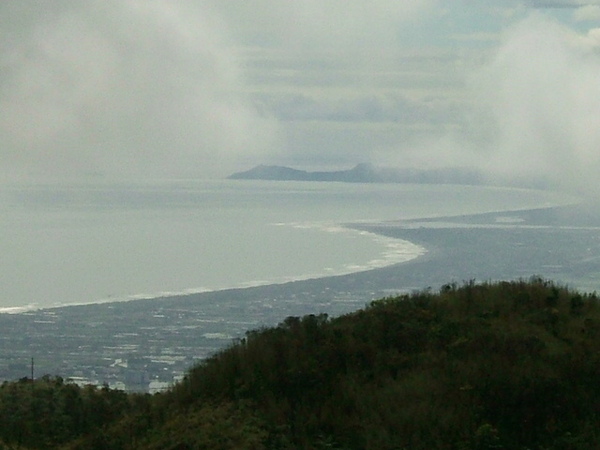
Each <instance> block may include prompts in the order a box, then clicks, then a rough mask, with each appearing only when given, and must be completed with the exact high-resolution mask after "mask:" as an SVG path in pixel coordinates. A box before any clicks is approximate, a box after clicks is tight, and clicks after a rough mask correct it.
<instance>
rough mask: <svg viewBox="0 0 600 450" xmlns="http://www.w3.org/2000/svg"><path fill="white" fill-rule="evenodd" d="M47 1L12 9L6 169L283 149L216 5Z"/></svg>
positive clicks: (99, 167)
mask: <svg viewBox="0 0 600 450" xmlns="http://www.w3.org/2000/svg"><path fill="white" fill-rule="evenodd" d="M25 5H26V6H28V5H30V4H29V3H27V2H25ZM36 5H37V6H38V7H40V8H44V9H40V10H34V9H32V8H26V7H22V8H19V7H5V8H4V11H2V12H4V13H5V14H4V17H3V22H2V23H1V24H0V26H1V28H0V33H1V34H0V36H1V37H2V41H3V42H7V43H10V45H5V46H3V47H0V64H1V66H2V75H1V76H0V132H1V133H2V135H3V141H4V142H3V146H2V149H1V150H0V161H1V163H2V166H3V168H4V169H8V170H9V171H11V172H12V173H14V172H15V171H17V172H18V171H19V170H21V171H25V170H26V171H30V172H31V171H33V172H38V173H49V174H59V175H60V176H64V175H65V174H75V175H81V173H84V172H96V171H97V172H102V173H112V174H117V175H134V176H146V175H162V176H169V175H174V174H179V175H181V174H189V175H197V174H201V175H206V174H210V173H214V172H215V171H219V170H220V169H222V166H223V164H224V163H227V162H231V160H232V159H235V158H237V157H243V156H244V154H245V153H246V152H255V151H262V149H268V148H269V146H270V145H271V143H272V139H274V136H275V135H276V130H274V128H273V124H272V123H270V122H268V121H266V120H264V119H262V118H261V117H260V116H259V115H258V114H257V113H256V111H254V110H253V108H252V106H251V105H250V103H249V102H248V101H247V99H246V96H245V94H244V93H243V92H244V89H243V78H242V76H241V74H240V71H239V67H238V60H237V55H236V54H235V51H234V50H233V45H232V44H231V42H230V41H229V38H228V35H227V29H226V28H225V27H223V26H222V24H221V23H220V22H219V20H218V17H216V16H214V14H212V13H211V11H210V9H207V8H198V7H195V6H194V4H193V3H192V2H184V1H180V2H168V1H154V2H147V1H142V0H126V1H125V0H118V1H117V0H110V1H107V0H94V1H90V2H86V3H85V4H81V3H79V2H72V3H71V2H61V3H56V4H55V3H52V4H47V5H45V4H44V5H45V6H39V5H40V4H39V3H37V2H36ZM11 21H12V22H14V23H16V24H18V25H19V26H18V27H17V26H15V27H11V26H9V22H11Z"/></svg>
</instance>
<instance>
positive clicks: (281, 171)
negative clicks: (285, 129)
mask: <svg viewBox="0 0 600 450" xmlns="http://www.w3.org/2000/svg"><path fill="white" fill-rule="evenodd" d="M228 178H229V179H232V180H280V181H337V182H344V183H420V184H467V185H480V184H485V180H484V178H483V177H482V176H481V174H480V173H479V172H476V171H474V170H471V169H465V168H448V169H430V170H425V169H398V168H380V167H375V166H373V165H371V164H357V165H356V166H354V167H353V168H352V169H348V170H336V171H329V172H309V171H306V170H299V169H293V168H291V167H285V166H267V165H260V166H256V167H254V168H252V169H250V170H247V171H244V172H237V173H234V174H232V175H230V176H229V177H228Z"/></svg>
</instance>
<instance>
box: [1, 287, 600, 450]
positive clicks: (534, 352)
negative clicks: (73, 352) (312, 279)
mask: <svg viewBox="0 0 600 450" xmlns="http://www.w3.org/2000/svg"><path fill="white" fill-rule="evenodd" d="M599 380H600V306H599V305H598V297H597V296H596V295H595V294H582V293H579V292H575V291H572V290H569V289H568V288H566V287H562V286H557V285H555V284H553V283H552V282H549V281H545V280H542V279H538V278H535V279H532V280H529V281H515V282H500V283H484V284H476V283H474V282H469V283H465V284H464V285H462V286H457V285H455V284H449V285H445V286H443V287H442V288H441V289H440V290H439V292H431V291H423V292H419V293H415V294H411V295H405V296H400V297H396V298H386V299H382V300H379V301H376V302H373V303H372V304H370V305H368V306H367V307H366V308H364V309H363V310H360V311H357V312H355V313H352V314H348V315H345V316H342V317H338V318H334V319H330V318H328V317H327V316H326V315H324V314H322V315H310V316H306V317H303V318H297V317H290V318H288V319H286V320H285V321H284V322H283V323H281V324H280V325H279V326H277V327H273V328H265V329H260V330H255V331H251V332H249V333H248V334H247V336H246V338H245V339H243V340H240V341H237V342H234V343H232V344H231V346H230V347H229V348H227V349H225V350H223V351H221V352H219V353H217V354H215V355H214V356H213V357H211V358H210V359H208V360H206V361H204V362H202V363H201V364H199V365H198V366H196V367H194V368H193V369H192V370H190V372H189V373H188V375H187V376H186V378H185V379H184V380H183V381H182V382H181V383H179V384H177V385H176V386H174V387H173V388H172V389H170V390H169V391H167V392H165V393H162V394H158V395H155V396H150V395H133V394H130V395H127V394H124V393H122V392H119V391H111V390H110V389H106V388H104V389H102V388H93V387H85V388H79V387H77V386H75V385H73V384H71V383H66V382H64V381H63V380H61V379H57V378H51V377H45V378H43V379H40V380H37V381H35V382H34V383H32V382H31V381H29V380H21V381H19V382H14V383H5V384H4V385H3V386H2V388H1V389H0V418H1V422H0V423H2V427H1V428H0V439H2V440H3V442H4V443H5V444H6V447H5V448H65V449H94V448H95V449H134V448H138V449H139V448H142V449H230V448H231V449H233V448H236V449H242V448H248V449H297V448H300V449H303V448H305V449H325V448H340V449H457V450H458V449H459V450H476V449H477V450H479V449H502V448H503V449H523V450H525V449H531V450H533V449H536V450H537V449H596V448H598V442H600V431H599V430H600V383H599ZM61 446H62V447H61ZM0 448H1V446H0Z"/></svg>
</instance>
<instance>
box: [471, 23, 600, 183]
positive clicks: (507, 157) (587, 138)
mask: <svg viewBox="0 0 600 450" xmlns="http://www.w3.org/2000/svg"><path fill="white" fill-rule="evenodd" d="M597 50H598V47H597V44H594V42H593V40H592V39H590V38H589V37H587V36H582V35H578V34H575V33H574V32H573V31H571V30H570V29H568V28H566V27H564V26H562V25H559V24H557V23H555V22H552V21H550V20H549V19H547V18H545V17H543V16H538V15H534V16H531V17H530V18H528V19H527V20H525V21H523V22H521V23H520V24H519V25H518V26H516V27H514V28H512V29H510V30H508V31H507V33H506V35H505V39H504V40H503V43H502V45H501V46H500V48H499V50H498V52H497V53H496V55H495V57H494V58H493V60H492V61H490V63H489V64H488V65H487V66H486V67H485V68H484V69H483V70H482V71H480V72H479V73H478V74H477V76H476V82H475V85H476V89H475V92H476V93H477V94H478V96H479V99H480V101H481V103H480V106H481V109H480V110H478V114H477V120H475V122H474V129H477V130H478V131H479V132H481V137H482V138H481V140H480V141H479V142H480V143H481V144H482V145H483V143H484V142H487V145H486V147H487V151H488V152H489V153H488V155H487V156H488V161H489V163H488V167H489V168H490V169H491V170H493V171H494V172H496V173H497V174H498V175H500V176H502V177H517V178H522V179H527V178H530V179H533V178H548V179H550V180H551V181H552V182H554V183H556V185H559V186H560V185H564V186H569V187H575V188H579V189H587V187H588V186H589V185H591V184H592V180H593V179H595V177H596V175H595V174H596V173H597V172H598V171H599V170H600V85H599V84H598V82H597V79H598V73H600V55H599V53H598V51H597Z"/></svg>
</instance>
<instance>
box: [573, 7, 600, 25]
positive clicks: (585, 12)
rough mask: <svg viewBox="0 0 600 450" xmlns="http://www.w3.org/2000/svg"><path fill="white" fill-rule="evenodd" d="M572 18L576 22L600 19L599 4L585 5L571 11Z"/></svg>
mask: <svg viewBox="0 0 600 450" xmlns="http://www.w3.org/2000/svg"><path fill="white" fill-rule="evenodd" d="M573 19H575V20H576V21H578V22H585V21H597V20H600V5H586V6H582V7H581V8H577V9H576V10H575V11H574V12H573Z"/></svg>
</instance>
